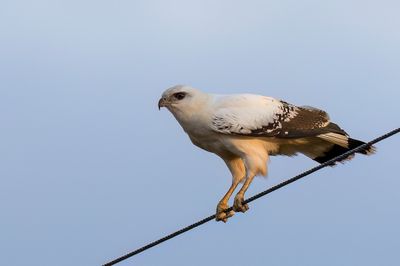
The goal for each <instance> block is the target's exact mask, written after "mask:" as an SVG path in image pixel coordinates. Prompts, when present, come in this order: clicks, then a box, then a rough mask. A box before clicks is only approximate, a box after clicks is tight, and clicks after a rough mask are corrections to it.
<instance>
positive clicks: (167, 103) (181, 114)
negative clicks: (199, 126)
mask: <svg viewBox="0 0 400 266" xmlns="http://www.w3.org/2000/svg"><path fill="white" fill-rule="evenodd" d="M208 98H209V95H208V94H207V93H204V92H201V91H199V90H197V89H194V88H192V87H190V86H186V85H176V86H174V87H171V88H169V89H167V90H166V91H164V93H163V94H162V96H161V99H160V100H159V101H158V108H159V109H161V107H166V108H167V109H168V110H169V111H170V112H171V113H172V114H173V115H174V116H175V117H176V118H177V119H178V120H181V119H185V118H189V117H190V116H192V115H193V114H195V113H196V112H199V111H200V110H201V108H202V107H203V106H204V104H205V103H206V102H207V100H208Z"/></svg>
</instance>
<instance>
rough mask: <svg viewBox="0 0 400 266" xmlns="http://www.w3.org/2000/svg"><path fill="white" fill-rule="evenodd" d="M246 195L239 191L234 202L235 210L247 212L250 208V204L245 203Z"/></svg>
mask: <svg viewBox="0 0 400 266" xmlns="http://www.w3.org/2000/svg"><path fill="white" fill-rule="evenodd" d="M243 201H244V197H243V194H241V193H238V194H237V195H236V196H235V201H234V203H233V210H234V211H235V212H246V211H247V210H248V209H249V206H248V205H247V204H243Z"/></svg>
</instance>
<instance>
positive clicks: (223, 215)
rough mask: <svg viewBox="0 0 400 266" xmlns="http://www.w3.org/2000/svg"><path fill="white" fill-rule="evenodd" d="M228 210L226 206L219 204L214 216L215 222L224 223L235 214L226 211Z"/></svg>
mask: <svg viewBox="0 0 400 266" xmlns="http://www.w3.org/2000/svg"><path fill="white" fill-rule="evenodd" d="M228 208H229V206H228V204H226V203H223V202H220V203H219V204H218V206H217V213H216V214H215V220H217V221H223V222H224V223H226V222H227V221H228V218H229V217H232V216H233V215H234V214H235V212H234V211H232V210H231V211H228V212H227V211H226V210H227V209H228Z"/></svg>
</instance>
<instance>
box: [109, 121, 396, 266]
mask: <svg viewBox="0 0 400 266" xmlns="http://www.w3.org/2000/svg"><path fill="white" fill-rule="evenodd" d="M399 132H400V128H397V129H394V130H392V131H390V132H388V133H386V134H384V135H382V136H380V137H378V138H376V139H374V140H372V141H370V142H367V143H365V144H363V145H360V146H358V147H357V148H354V149H352V150H350V151H348V152H345V153H343V154H341V155H339V156H337V157H335V158H333V159H331V160H329V161H326V162H324V163H322V164H320V165H318V166H316V167H314V168H311V169H309V170H307V171H305V172H303V173H301V174H299V175H297V176H295V177H292V178H290V179H288V180H286V181H284V182H282V183H279V184H278V185H276V186H273V187H271V188H269V189H267V190H265V191H263V192H260V193H258V194H256V195H254V196H252V197H250V198H248V199H246V200H244V201H243V204H246V203H250V202H252V201H254V200H256V199H258V198H261V197H263V196H265V195H267V194H269V193H271V192H273V191H275V190H278V189H280V188H282V187H284V186H286V185H289V184H290V183H293V182H295V181H297V180H299V179H301V178H303V177H305V176H307V175H310V174H312V173H314V172H316V171H318V170H321V169H322V168H325V167H327V166H331V165H332V164H333V163H335V162H338V161H340V160H342V159H345V158H347V157H348V156H349V155H352V154H354V153H356V152H358V151H361V150H363V149H365V148H366V147H369V146H371V145H373V144H375V143H377V142H380V141H382V140H384V139H387V138H389V137H391V136H393V135H395V134H397V133H399ZM230 210H232V207H230V208H229V209H228V210H226V211H230ZM213 219H215V214H214V215H210V216H208V217H206V218H204V219H202V220H200V221H198V222H196V223H194V224H191V225H189V226H186V227H184V228H182V229H180V230H178V231H175V232H173V233H172V234H169V235H167V236H164V237H162V238H160V239H158V240H156V241H154V242H151V243H149V244H147V245H145V246H143V247H141V248H138V249H136V250H134V251H132V252H129V253H127V254H126V255H123V256H121V257H119V258H117V259H115V260H113V261H110V262H108V263H106V264H104V265H103V266H111V265H114V264H116V263H118V262H121V261H123V260H126V259H128V258H130V257H132V256H135V255H137V254H139V253H141V252H143V251H145V250H147V249H149V248H152V247H154V246H157V245H159V244H161V243H162V242H165V241H167V240H170V239H171V238H174V237H176V236H178V235H180V234H183V233H185V232H187V231H189V230H192V229H194V228H196V227H198V226H200V225H202V224H205V223H207V222H209V221H211V220H213Z"/></svg>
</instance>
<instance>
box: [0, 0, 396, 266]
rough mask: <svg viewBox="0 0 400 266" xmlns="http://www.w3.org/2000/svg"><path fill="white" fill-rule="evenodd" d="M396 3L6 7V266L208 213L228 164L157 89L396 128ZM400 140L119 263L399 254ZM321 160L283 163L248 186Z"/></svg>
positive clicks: (0, 157)
mask: <svg viewBox="0 0 400 266" xmlns="http://www.w3.org/2000/svg"><path fill="white" fill-rule="evenodd" d="M399 8H400V3H399V2H398V1H389V0H381V1H368V0H367V1H365V0H364V1H344V0H338V1H311V0H306V1H293V0H279V1H157V0H154V1H123V0H122V1H76V0H70V1H45V0H38V1H8V0H3V1H2V2H1V3H0V32H1V35H0V46H1V49H0V59H1V60H0V80H1V86H0V129H1V131H0V136H1V141H0V148H1V151H2V152H1V153H0V162H1V167H0V180H1V186H0V210H1V213H2V215H1V216H2V218H1V219H0V233H1V237H0V250H1V260H2V264H4V265H9V266H12V265H40V266H44V265H49V266H50V265H51V266H53V265H60V266H62V265H100V264H101V263H105V262H107V261H109V260H111V259H114V258H116V257H118V256H120V255H123V254H124V253H126V252H129V251H131V250H133V249H136V248H137V247H139V246H141V245H143V244H146V243H148V242H149V241H152V240H155V239H157V238H159V237H161V236H163V235H164V234H166V233H170V232H172V231H174V230H176V229H179V228H180V227H182V226H185V225H188V224H190V223H192V222H194V221H196V220H198V219H201V218H203V217H204V216H207V215H210V214H212V213H213V212H214V210H215V206H216V204H217V202H218V200H219V199H220V198H221V197H222V195H223V194H224V193H225V191H226V190H227V189H228V186H229V184H230V175H229V173H228V171H227V169H226V166H225V165H224V163H223V162H222V160H220V159H219V158H218V157H216V156H215V155H212V154H209V153H206V152H204V151H201V150H199V149H198V148H195V147H194V146H193V145H192V144H191V143H190V141H189V139H188V138H187V137H186V135H185V134H184V132H183V131H182V130H181V128H180V127H179V125H178V124H177V123H176V121H175V120H174V119H173V117H172V116H171V115H170V114H169V113H168V112H166V111H165V110H164V111H162V112H159V111H158V109H157V101H158V99H159V96H160V95H161V93H162V92H163V91H164V90H165V89H166V88H168V87H170V86H172V85H175V84H189V85H192V86H194V87H197V88H199V89H202V90H205V91H208V92H214V93H226V94H229V93H238V92H252V93H258V94H264V95H268V96H273V97H277V98H281V99H285V100H286V101H288V102H291V103H294V104H299V105H311V106H315V107H319V108H322V109H324V110H326V111H328V112H329V113H330V115H331V118H332V120H334V121H335V122H336V123H338V124H340V125H341V126H342V127H343V128H344V129H346V130H347V131H348V132H349V133H350V134H351V135H352V136H353V137H355V138H359V139H363V140H369V139H372V138H374V137H376V136H378V135H380V134H382V133H384V132H386V131H389V130H391V129H393V128H396V127H398V126H399V120H400V119H399V107H398V101H399V97H400V92H399V88H400V76H399V72H400V63H399V62H400V50H399V47H400V32H399V28H400V17H399V16H398V10H399ZM398 147H399V137H398V136H395V137H393V138H391V139H388V140H386V141H384V142H381V143H379V144H378V145H377V148H378V153H377V154H376V155H374V156H371V157H368V158H367V157H363V156H357V157H356V158H355V159H354V160H353V161H351V162H350V163H346V164H345V165H340V166H338V167H335V168H333V169H332V168H330V169H324V170H321V171H319V172H317V173H315V174H313V175H312V176H309V177H307V178H306V179H304V180H302V181H299V182H297V183H295V184H292V185H290V186H288V187H286V188H284V189H281V190H279V191H276V192H274V193H273V194H270V195H269V196H268V197H265V198H262V199H260V200H258V201H256V202H254V203H253V204H251V205H250V210H249V211H248V212H247V213H246V214H237V215H235V217H234V218H232V219H230V220H229V222H228V223H227V224H222V223H216V222H210V223H207V224H206V225H203V226H202V227H200V228H198V229H196V230H193V231H191V232H189V233H187V234H185V235H183V236H180V237H178V238H175V239H173V240H171V241H169V242H167V243H164V244H162V245H160V246H158V247H156V248H154V249H151V250H149V251H146V252H145V253H143V254H140V255H138V256H136V257H134V258H131V259H129V260H127V261H125V262H123V263H120V265H151V266H153V265H205V264H209V265H217V264H223V265H243V264H247V265H265V264H266V263H267V264H268V265H271V266H274V265H284V266H286V265H398V264H399V262H400V255H399V253H398V247H399V246H400V240H399V239H400V229H399V226H398V225H399V224H400V210H399V208H398V203H399V202H400V194H399V192H398V187H399V186H400V179H399V174H398V170H397V167H396V163H398V162H399V159H398V154H397V153H396V149H397V148H398ZM315 165H316V164H315V162H313V161H311V160H309V159H307V158H305V157H303V156H298V157H295V158H284V157H274V158H272V160H271V163H270V173H269V177H268V178H267V179H263V178H258V179H256V180H255V181H254V183H253V185H252V187H251V188H250V190H249V192H248V195H253V194H255V193H256V192H259V191H261V190H264V189H265V188H267V187H269V186H271V185H273V184H276V183H278V182H280V181H282V180H284V179H286V178H288V177H291V176H292V175H295V174H297V173H299V172H301V171H303V170H305V169H307V168H310V167H312V166H315Z"/></svg>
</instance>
